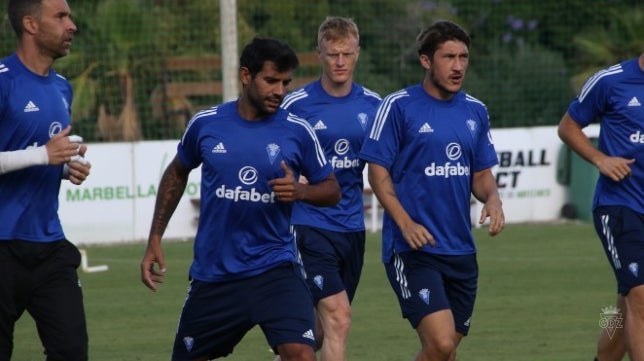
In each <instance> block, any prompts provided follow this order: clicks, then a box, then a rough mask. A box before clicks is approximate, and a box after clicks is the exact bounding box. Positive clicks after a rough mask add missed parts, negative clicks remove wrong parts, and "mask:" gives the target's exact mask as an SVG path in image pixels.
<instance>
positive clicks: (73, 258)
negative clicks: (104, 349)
mask: <svg viewBox="0 0 644 361" xmlns="http://www.w3.org/2000/svg"><path fill="white" fill-rule="evenodd" d="M7 14H8V18H9V20H10V22H11V26H12V27H13V30H14V32H15V33H16V36H17V37H18V46H17V49H16V52H15V53H14V54H12V55H10V56H9V57H7V58H4V59H2V60H0V275H2V276H1V277H2V281H0V360H10V359H11V355H12V353H13V332H14V326H15V323H16V321H17V320H18V319H19V318H20V317H21V315H22V314H23V313H24V311H25V310H26V311H27V312H29V314H30V315H31V317H33V319H34V321H35V323H36V327H37V328H38V334H39V336H40V340H41V342H42V345H43V347H44V349H45V354H46V355H47V356H46V357H47V360H69V361H76V360H87V357H88V346H87V345H88V337H87V327H86V322H85V311H84V307H83V295H82V291H81V288H80V282H79V279H78V275H77V268H78V266H79V265H80V259H81V257H80V253H79V252H78V249H77V248H76V246H74V245H73V244H72V243H70V242H69V241H68V240H67V239H66V238H65V234H64V232H63V228H62V225H61V222H60V219H59V216H58V193H59V189H60V183H61V179H63V178H65V179H69V180H70V181H71V182H72V183H74V184H81V183H82V182H83V181H84V180H85V178H86V177H87V176H88V175H89V170H90V167H91V165H90V164H89V162H87V161H85V160H84V158H82V157H83V156H84V154H85V152H86V150H87V146H85V145H83V144H81V141H80V139H79V138H77V139H73V138H72V137H69V136H68V135H69V133H70V131H71V126H70V124H71V104H72V88H71V85H70V84H69V82H67V80H66V79H65V78H63V77H62V76H60V75H58V74H56V72H55V71H54V70H53V69H52V65H53V63H54V61H55V60H56V59H58V58H60V57H63V56H65V55H67V54H68V53H69V51H70V47H71V45H72V40H73V38H74V33H75V32H76V25H74V22H73V21H72V19H71V10H70V8H69V6H68V5H67V2H66V1H65V0H10V1H9V3H8V7H7ZM72 159H74V161H72ZM20 357H21V359H25V358H28V357H27V356H26V355H20Z"/></svg>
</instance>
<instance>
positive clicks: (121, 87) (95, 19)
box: [0, 0, 644, 141]
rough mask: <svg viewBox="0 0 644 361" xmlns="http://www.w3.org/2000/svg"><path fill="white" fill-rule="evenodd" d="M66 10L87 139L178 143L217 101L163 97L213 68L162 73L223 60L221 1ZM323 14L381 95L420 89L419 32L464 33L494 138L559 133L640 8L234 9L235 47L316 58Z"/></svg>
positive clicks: (326, 4) (77, 115) (315, 3)
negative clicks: (524, 131)
mask: <svg viewBox="0 0 644 361" xmlns="http://www.w3.org/2000/svg"><path fill="white" fill-rule="evenodd" d="M68 3H69V5H70V7H71V8H72V11H73V12H74V20H75V22H76V25H77V26H78V29H79V31H78V33H77V35H76V37H75V39H74V45H73V48H72V52H71V54H70V55H69V56H67V57H65V58H62V59H60V60H58V61H57V62H56V64H55V69H56V70H57V71H58V72H59V73H61V74H62V75H64V76H66V77H67V78H68V79H70V81H72V84H73V86H74V91H75V98H74V104H73V117H74V127H75V132H76V133H77V134H82V135H83V136H84V137H85V139H86V140H88V141H136V140H157V139H173V138H178V137H180V135H181V132H182V131H183V127H184V126H185V121H186V119H187V118H189V115H191V114H192V113H194V111H196V110H198V109H199V107H203V104H211V105H212V104H216V103H218V102H221V101H222V100H221V96H220V95H219V94H217V91H213V92H212V94H201V95H200V96H199V99H197V100H195V98H190V99H189V98H188V97H187V96H186V97H176V96H169V95H168V93H167V92H166V91H165V89H167V88H166V87H167V86H168V84H169V83H171V82H173V81H177V80H182V81H184V80H185V79H189V80H190V81H193V82H194V81H217V80H220V79H221V72H220V70H218V69H216V68H215V67H212V68H208V66H206V65H204V66H196V67H194V68H193V69H187V70H186V69H184V70H183V71H181V72H178V73H170V72H169V71H168V69H167V67H166V65H165V64H166V61H167V60H168V59H171V58H174V57H184V58H185V57H188V58H190V57H193V58H195V59H200V57H203V56H204V55H209V56H212V55H216V54H220V53H221V29H220V25H219V24H220V15H219V14H220V11H219V1H217V0H68ZM0 5H1V11H2V14H3V17H2V18H3V24H2V26H1V27H0V34H1V35H2V36H1V37H0V39H1V40H0V56H2V57H4V56H7V55H9V54H11V53H12V52H13V51H14V49H15V44H16V38H15V36H14V34H13V32H12V30H11V28H10V26H9V24H8V21H7V19H6V7H7V0H0ZM328 15H339V16H347V17H351V18H353V19H354V20H355V21H356V22H357V24H358V26H359V28H360V36H361V56H360V61H359V63H358V68H357V72H356V81H358V82H359V83H361V84H363V85H365V86H366V87H368V88H370V89H372V90H374V91H377V92H379V93H380V94H381V95H383V96H384V95H386V94H388V93H390V92H392V91H395V90H397V89H399V88H402V87H405V86H408V85H411V84H414V83H417V82H419V81H421V79H422V76H423V74H422V71H421V68H420V66H419V64H418V60H417V56H416V52H415V48H414V40H415V37H416V35H417V34H418V33H419V32H420V31H421V30H422V29H423V28H424V27H425V26H427V25H429V24H430V23H431V22H433V21H435V20H438V19H450V20H453V21H455V22H457V23H459V24H461V25H462V26H463V27H464V28H465V29H466V30H467V31H468V32H469V33H470V34H471V35H472V37H473V43H472V46H471V49H470V53H471V58H470V59H471V62H470V69H469V72H468V76H467V78H466V85H465V90H466V91H467V92H468V93H470V94H472V95H473V96H474V97H476V98H478V99H480V100H482V101H483V102H485V103H486V104H487V106H488V109H489V112H490V116H491V121H492V126H493V127H496V128H500V127H526V126H539V125H552V124H556V123H558V121H559V119H560V118H561V115H562V114H563V113H564V112H565V110H566V107H567V105H568V103H569V102H570V101H571V100H572V99H573V98H574V96H575V95H576V93H577V91H578V90H579V88H580V87H581V85H582V84H583V82H584V81H585V79H586V78H587V77H588V76H590V75H591V74H592V73H594V72H595V71H597V70H598V69H600V68H602V67H605V66H608V65H612V64H615V63H617V62H619V61H622V60H625V59H629V58H633V57H635V56H636V55H638V54H639V53H641V52H642V51H644V36H642V34H644V5H643V4H642V2H641V0H567V1H543V0H541V1H536V0H525V1H508V0H452V1H427V0H297V1H294V0H262V1H258V0H237V27H238V29H237V33H238V42H239V45H238V47H239V49H241V48H242V47H243V45H244V44H245V43H246V42H248V41H249V40H250V39H251V38H252V37H253V36H255V35H262V36H271V37H275V38H279V39H282V40H284V41H286V42H287V43H289V44H290V45H291V46H292V47H293V48H294V49H295V50H296V51H298V52H310V51H314V50H315V45H316V37H317V27H318V25H319V24H320V22H322V21H323V20H324V18H325V17H326V16H328ZM208 64H209V63H208ZM296 75H297V73H296ZM159 94H160V95H159ZM197 102H199V104H200V105H196V103H197ZM175 110H180V111H182V112H181V113H180V114H182V115H181V116H177V115H176V114H179V113H176V112H175V113H173V111H175ZM186 113H187V114H186ZM186 115H187V116H186Z"/></svg>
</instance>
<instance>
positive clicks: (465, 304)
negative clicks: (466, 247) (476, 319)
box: [442, 254, 478, 335]
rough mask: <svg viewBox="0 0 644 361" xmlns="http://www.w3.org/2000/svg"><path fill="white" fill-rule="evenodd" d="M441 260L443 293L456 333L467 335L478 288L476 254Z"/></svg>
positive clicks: (447, 257)
mask: <svg viewBox="0 0 644 361" xmlns="http://www.w3.org/2000/svg"><path fill="white" fill-rule="evenodd" d="M442 258H443V261H444V267H443V281H444V284H445V292H446V293H447V299H448V301H449V304H450V309H451V310H452V315H453V316H454V323H455V327H456V331H457V332H458V333H460V334H462V335H467V334H468V332H469V329H470V323H471V319H472V313H473V311H474V302H475V300H476V291H477V288H478V263H477V260H476V254H468V255H458V256H443V257H442Z"/></svg>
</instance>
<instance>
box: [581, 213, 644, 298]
mask: <svg viewBox="0 0 644 361" xmlns="http://www.w3.org/2000/svg"><path fill="white" fill-rule="evenodd" d="M593 220H594V222H595V230H596V231H597V235H598V236H599V238H600V239H601V241H602V245H603V246H604V251H605V252H606V256H607V257H608V261H609V262H610V265H611V267H612V268H613V271H614V272H615V278H617V292H618V293H620V294H622V295H626V294H628V291H630V290H631V288H633V287H635V286H639V285H642V284H644V269H643V270H642V273H640V272H639V265H644V214H641V213H637V212H635V211H634V210H632V209H630V208H627V207H621V206H609V207H598V208H597V209H595V210H594V211H593Z"/></svg>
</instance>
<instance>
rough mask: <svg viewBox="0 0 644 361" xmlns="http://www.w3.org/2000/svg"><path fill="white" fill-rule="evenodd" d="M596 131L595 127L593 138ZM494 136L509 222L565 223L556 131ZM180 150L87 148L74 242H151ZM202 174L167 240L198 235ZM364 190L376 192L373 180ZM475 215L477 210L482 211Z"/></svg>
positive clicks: (76, 189) (63, 207)
mask: <svg viewBox="0 0 644 361" xmlns="http://www.w3.org/2000/svg"><path fill="white" fill-rule="evenodd" d="M597 131H598V128H592V127H591V128H589V134H592V135H596V134H597ZM492 135H493V138H494V142H495V146H496V150H497V153H498V154H499V159H500V164H499V166H497V167H495V168H494V169H493V172H494V173H495V174H496V177H497V183H498V185H499V190H500V193H501V197H502V199H503V205H504V210H505V215H506V222H507V223H516V222H532V221H534V222H541V221H552V220H556V219H558V218H559V217H560V211H561V207H562V205H563V204H564V202H565V201H566V197H567V190H566V187H564V186H562V185H560V184H558V183H557V181H556V172H557V157H558V153H559V150H560V149H561V146H562V143H561V141H560V140H559V138H558V137H557V130H556V127H552V126H550V127H535V128H514V129H497V130H493V131H492ZM176 145H177V141H150V142H138V143H100V144H88V148H89V149H88V152H87V159H88V160H90V161H91V162H92V172H91V175H90V177H89V178H88V179H87V181H86V182H85V183H83V184H82V185H81V186H74V185H72V184H71V183H69V182H66V181H65V182H63V185H62V187H61V191H60V197H59V200H60V217H61V220H62V222H63V228H64V229H65V233H66V235H67V238H68V239H69V240H70V241H72V242H74V243H76V244H92V243H106V242H132V241H141V240H145V239H147V235H148V231H149V227H150V222H151V219H152V213H153V211H154V202H155V199H156V193H157V187H158V184H159V180H160V179H161V175H162V173H163V171H164V170H165V167H166V166H167V165H168V163H169V162H170V161H171V160H172V158H173V157H174V155H175V153H176ZM200 176H201V172H200V169H195V170H194V171H193V172H192V173H191V175H190V180H189V184H188V187H187V189H186V194H185V195H184V197H183V198H182V200H181V202H180V204H179V206H178V207H177V210H176V211H175V214H174V216H173V217H172V219H171V221H170V224H169V226H168V229H167V231H166V235H165V237H167V238H185V239H188V238H192V237H193V236H194V234H195V232H196V223H195V217H197V215H198V210H197V208H196V207H195V206H194V205H193V204H192V203H191V202H190V199H193V198H199V192H200V182H199V179H200ZM365 186H366V187H369V183H368V182H367V181H366V176H365ZM474 212H477V213H478V207H475V209H474ZM474 212H473V213H474ZM376 214H377V213H376ZM472 217H473V218H477V217H478V215H477V214H473V215H472ZM365 218H366V223H367V227H368V229H371V230H374V231H375V230H378V229H379V227H380V224H379V222H380V220H379V218H378V219H376V218H373V217H372V215H371V213H367V214H366V215H365Z"/></svg>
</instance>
